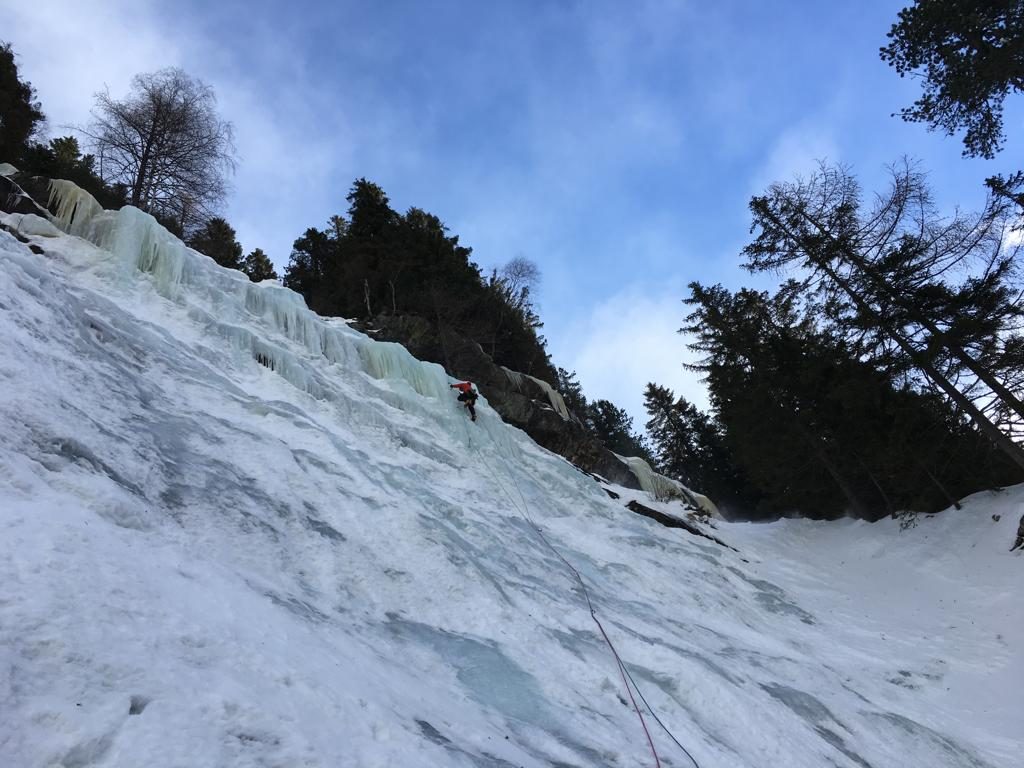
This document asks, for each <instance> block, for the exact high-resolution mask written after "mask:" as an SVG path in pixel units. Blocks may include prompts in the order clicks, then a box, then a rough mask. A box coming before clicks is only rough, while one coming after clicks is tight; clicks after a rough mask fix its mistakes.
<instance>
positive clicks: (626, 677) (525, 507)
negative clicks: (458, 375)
mask: <svg viewBox="0 0 1024 768" xmlns="http://www.w3.org/2000/svg"><path fill="white" fill-rule="evenodd" d="M463 429H465V430H466V440H467V442H468V444H469V446H470V448H473V447H474V446H473V437H472V434H471V433H470V431H469V427H468V425H465V424H463ZM477 455H478V456H479V457H480V458H481V461H482V463H483V464H484V466H485V467H487V471H488V473H489V474H490V476H491V478H492V479H493V480H494V481H495V482H496V483H497V484H498V487H499V488H501V490H502V493H504V494H505V496H506V497H507V498H508V500H509V502H510V503H511V504H512V506H513V507H514V508H515V509H516V511H517V512H519V514H520V516H521V517H522V518H523V519H524V520H526V522H527V523H529V525H530V527H531V528H533V530H534V532H535V533H536V534H537V536H538V537H539V538H540V540H541V541H542V542H544V544H545V546H547V548H548V549H550V550H551V551H552V553H554V555H555V557H557V558H558V559H559V560H561V561H562V563H564V564H565V567H566V568H568V569H569V572H570V573H572V575H573V577H574V578H575V579H576V582H577V583H578V584H579V585H580V589H581V590H582V592H583V597H584V599H585V600H586V601H587V609H588V610H589V611H590V618H591V619H593V621H594V624H596V625H597V628H598V630H599V631H600V632H601V637H602V638H603V639H604V642H605V644H606V645H607V646H608V649H609V650H610V651H611V653H612V656H613V657H614V658H615V663H616V665H617V666H618V668H619V676H620V677H621V678H622V685H623V687H625V689H626V694H627V695H628V696H629V700H630V702H631V703H632V705H633V710H634V711H635V712H636V715H637V717H638V718H639V720H640V726H641V727H642V728H643V731H644V735H645V736H646V737H647V744H648V745H649V746H650V748H651V755H652V756H653V758H654V765H655V767H656V768H661V759H660V758H659V756H658V750H657V749H656V748H655V746H654V739H653V738H652V737H651V732H650V730H649V729H648V728H647V722H646V721H645V720H644V715H643V712H641V710H640V706H639V705H638V704H637V702H636V699H635V698H634V697H633V690H636V693H637V695H638V696H639V697H640V700H641V701H642V702H643V703H644V706H645V707H647V711H648V712H649V713H650V714H651V717H653V718H654V719H655V721H656V722H657V723H658V725H660V726H661V728H662V730H663V731H665V733H667V734H668V736H669V738H670V739H672V741H673V742H675V744H676V746H678V747H679V748H680V749H681V750H682V751H683V752H684V753H685V754H686V756H687V757H688V758H689V759H690V761H691V762H692V763H693V764H694V766H695V768H700V763H698V762H697V760H696V759H695V758H694V757H693V755H691V754H690V752H689V750H687V749H686V747H684V746H683V745H682V744H681V743H680V742H679V740H678V739H677V738H676V737H675V736H674V735H673V734H672V731H670V730H669V729H668V727H667V726H666V725H665V724H664V723H663V722H662V721H661V718H659V717H658V715H657V714H655V712H654V708H653V707H652V706H651V705H650V704H649V703H648V701H647V699H646V698H645V697H644V695H643V692H642V691H641V690H640V686H638V685H637V683H636V680H634V679H633V675H632V674H630V671H629V669H628V668H627V667H626V664H625V662H624V661H623V660H622V657H621V656H620V655H619V652H618V650H617V649H616V648H615V644H614V643H612V641H611V638H610V637H609V636H608V633H607V632H606V631H605V628H604V625H603V624H602V623H601V620H600V619H599V618H598V617H597V610H596V609H595V608H594V603H593V601H592V600H591V598H590V590H588V589H587V585H586V583H585V582H584V581H583V576H582V575H580V572H579V571H578V570H577V569H576V567H575V566H574V565H573V564H572V563H570V562H569V561H568V560H567V559H566V558H565V556H564V555H562V553H561V552H559V551H558V549H556V548H555V546H554V545H553V544H552V543H551V542H550V541H549V540H548V537H547V536H545V535H544V532H543V531H542V530H541V528H540V526H539V525H537V523H536V522H535V521H534V519H533V516H532V515H531V514H530V505H529V504H528V503H527V501H526V496H525V495H524V494H523V489H522V488H521V487H520V485H519V482H518V481H517V480H516V478H515V475H514V474H513V473H511V472H509V473H508V475H509V477H510V478H512V484H513V485H514V486H515V489H516V493H517V494H518V495H519V500H520V501H521V502H522V506H521V507H520V506H519V505H518V504H516V501H515V499H514V498H513V497H512V494H511V493H509V491H508V488H507V487H506V486H505V484H504V483H503V482H502V481H501V479H500V478H499V477H498V474H497V473H496V472H495V471H494V468H493V467H492V466H491V465H490V463H489V462H488V461H487V459H486V457H485V456H484V453H483V451H477ZM506 465H507V462H506ZM630 684H632V689H631V688H630Z"/></svg>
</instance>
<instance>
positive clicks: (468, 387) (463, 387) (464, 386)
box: [449, 381, 473, 392]
mask: <svg viewBox="0 0 1024 768" xmlns="http://www.w3.org/2000/svg"><path fill="white" fill-rule="evenodd" d="M449 386H450V387H451V388H452V389H457V390H459V392H472V391H473V384H472V382H469V381H463V382H461V383H459V384H450V385H449Z"/></svg>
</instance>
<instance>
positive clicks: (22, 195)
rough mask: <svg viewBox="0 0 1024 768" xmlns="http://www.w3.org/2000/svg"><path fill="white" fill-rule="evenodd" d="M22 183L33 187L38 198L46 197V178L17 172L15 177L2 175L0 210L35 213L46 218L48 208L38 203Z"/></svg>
mask: <svg viewBox="0 0 1024 768" xmlns="http://www.w3.org/2000/svg"><path fill="white" fill-rule="evenodd" d="M15 179H17V180H18V182H20V184H19V183H17V182H16V181H15ZM22 185H25V186H29V187H33V190H34V192H35V195H36V196H37V197H38V199H40V200H45V199H46V197H47V195H46V180H45V179H35V178H33V177H31V176H28V177H26V176H23V175H21V174H16V175H15V176H14V177H13V178H12V177H9V176H0V210H2V211H3V212H4V213H34V214H35V215H36V216H42V217H43V218H46V213H47V212H46V209H45V208H42V207H41V206H39V205H37V204H36V201H35V200H33V199H32V197H33V196H32V195H29V194H28V193H26V192H25V190H24V189H23V188H22Z"/></svg>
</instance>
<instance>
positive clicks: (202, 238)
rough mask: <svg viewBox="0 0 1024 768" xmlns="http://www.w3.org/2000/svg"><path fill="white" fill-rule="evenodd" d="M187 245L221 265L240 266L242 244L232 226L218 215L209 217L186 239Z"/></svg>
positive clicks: (230, 267)
mask: <svg viewBox="0 0 1024 768" xmlns="http://www.w3.org/2000/svg"><path fill="white" fill-rule="evenodd" d="M188 244H189V247H191V248H195V249H196V250H197V251H199V252H200V253H203V254H206V255H207V256H209V257H210V258H212V259H213V260H214V261H216V262H217V263H218V264H220V265H221V266H222V267H227V268H228V269H241V268H242V246H241V244H240V243H239V242H238V240H237V239H236V235H235V230H234V228H233V227H232V226H231V225H230V224H228V223H227V221H225V220H224V219H222V218H220V217H219V216H214V217H213V218H212V219H209V220H208V221H207V222H206V224H205V225H204V226H203V227H202V228H201V229H199V230H198V231H197V232H196V233H195V234H194V235H193V236H192V237H191V238H189V241H188Z"/></svg>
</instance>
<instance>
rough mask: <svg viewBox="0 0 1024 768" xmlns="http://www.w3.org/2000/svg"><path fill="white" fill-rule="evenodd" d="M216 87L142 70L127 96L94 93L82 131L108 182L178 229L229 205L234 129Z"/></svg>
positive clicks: (179, 74)
mask: <svg viewBox="0 0 1024 768" xmlns="http://www.w3.org/2000/svg"><path fill="white" fill-rule="evenodd" d="M216 106H217V99H216V97H215V96H214V93H213V89H212V88H210V86H208V85H206V84H205V83H203V82H202V81H201V80H198V79H196V78H193V77H190V76H189V75H188V74H186V73H185V72H184V71H183V70H181V69H178V68H168V69H161V70H159V71H158V72H151V73H146V74H139V75H136V76H135V77H134V78H133V79H132V90H131V93H130V94H129V95H128V96H127V98H125V99H123V100H117V99H115V98H113V97H112V96H111V95H110V91H109V90H104V91H103V92H102V93H98V94H96V107H95V109H94V110H93V113H92V115H93V122H92V124H91V125H90V126H88V127H87V128H84V129H82V133H84V134H85V135H86V136H87V137H88V138H89V139H90V140H91V143H92V145H93V147H94V149H95V152H96V155H97V156H98V157H99V160H100V174H101V176H102V177H103V180H104V181H105V182H108V183H121V184H124V185H125V186H126V187H127V188H128V193H129V194H128V200H129V203H130V204H131V205H134V206H136V207H138V208H142V209H143V210H146V211H149V212H150V213H153V214H154V215H159V216H161V217H162V218H163V219H164V220H166V221H168V222H173V223H174V224H175V225H176V226H177V228H178V229H179V230H180V231H186V230H191V229H194V228H195V226H197V225H199V224H201V223H202V222H204V221H206V220H207V219H209V218H210V216H211V215H213V214H214V213H215V212H216V211H215V209H216V207H217V206H218V205H219V204H220V203H221V202H223V200H224V196H225V194H226V193H227V189H228V182H227V179H228V176H229V175H230V174H232V173H233V172H234V169H235V156H234V143H233V133H234V132H233V128H232V125H231V123H229V122H227V121H225V120H222V119H221V118H220V117H219V116H218V114H217V111H216Z"/></svg>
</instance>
